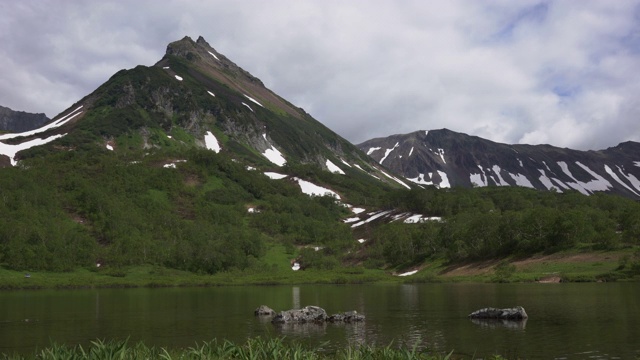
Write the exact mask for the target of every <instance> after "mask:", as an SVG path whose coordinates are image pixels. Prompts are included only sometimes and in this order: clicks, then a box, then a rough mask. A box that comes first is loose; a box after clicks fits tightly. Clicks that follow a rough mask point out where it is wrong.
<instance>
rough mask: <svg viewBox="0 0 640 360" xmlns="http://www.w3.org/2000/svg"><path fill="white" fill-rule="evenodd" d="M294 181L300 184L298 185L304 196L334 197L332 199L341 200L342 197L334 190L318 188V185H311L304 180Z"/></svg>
mask: <svg viewBox="0 0 640 360" xmlns="http://www.w3.org/2000/svg"><path fill="white" fill-rule="evenodd" d="M294 179H295V180H296V181H297V182H298V185H300V190H302V192H303V193H304V194H307V195H309V196H332V197H334V198H336V199H338V200H340V195H338V194H337V193H336V192H335V191H333V190H329V189H327V188H324V187H322V186H318V185H316V184H313V183H310V182H308V181H306V180H302V179H298V178H294Z"/></svg>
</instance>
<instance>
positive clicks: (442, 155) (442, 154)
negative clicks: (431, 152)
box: [436, 148, 447, 164]
mask: <svg viewBox="0 0 640 360" xmlns="http://www.w3.org/2000/svg"><path fill="white" fill-rule="evenodd" d="M436 155H440V159H442V162H443V163H445V164H446V163H447V162H446V160H445V159H444V149H440V148H438V151H437V152H436Z"/></svg>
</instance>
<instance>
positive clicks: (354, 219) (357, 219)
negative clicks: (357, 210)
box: [342, 217, 360, 224]
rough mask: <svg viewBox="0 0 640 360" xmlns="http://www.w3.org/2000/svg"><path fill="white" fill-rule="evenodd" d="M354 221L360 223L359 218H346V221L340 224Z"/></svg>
mask: <svg viewBox="0 0 640 360" xmlns="http://www.w3.org/2000/svg"><path fill="white" fill-rule="evenodd" d="M356 221H360V218H359V217H352V218H348V219H344V220H342V222H343V223H345V224H349V223H352V222H356Z"/></svg>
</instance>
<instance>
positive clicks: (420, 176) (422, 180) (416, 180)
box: [407, 173, 433, 185]
mask: <svg viewBox="0 0 640 360" xmlns="http://www.w3.org/2000/svg"><path fill="white" fill-rule="evenodd" d="M431 174H433V173H429V178H431ZM407 180H409V181H411V182H413V183H416V184H420V185H433V181H427V180H425V177H424V174H423V173H419V174H418V176H416V177H414V178H407Z"/></svg>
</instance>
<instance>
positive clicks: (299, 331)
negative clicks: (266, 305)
mask: <svg viewBox="0 0 640 360" xmlns="http://www.w3.org/2000/svg"><path fill="white" fill-rule="evenodd" d="M273 326H274V328H275V329H276V331H278V332H279V333H280V334H281V335H283V336H287V337H294V338H297V337H321V336H324V335H325V334H326V333H327V324H325V323H321V324H317V323H303V324H301V323H284V324H273Z"/></svg>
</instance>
